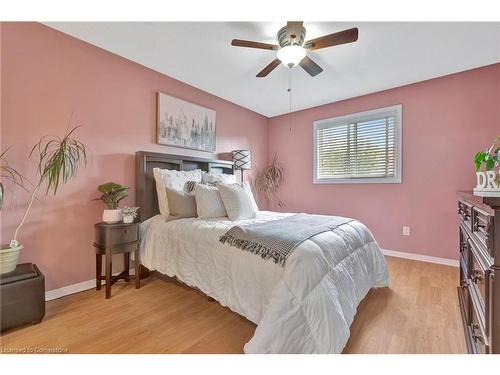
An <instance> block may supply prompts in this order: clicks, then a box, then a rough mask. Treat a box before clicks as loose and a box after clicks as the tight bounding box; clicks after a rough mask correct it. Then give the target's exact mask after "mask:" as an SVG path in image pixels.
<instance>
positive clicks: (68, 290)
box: [45, 249, 459, 301]
mask: <svg viewBox="0 0 500 375" xmlns="http://www.w3.org/2000/svg"><path fill="white" fill-rule="evenodd" d="M382 253H384V255H388V256H391V257H396V258H405V259H412V260H419V261H421V262H429V263H437V264H444V265H446V266H452V267H458V266H459V263H458V260H455V259H447V258H438V257H432V256H429V255H421V254H415V253H405V252H402V251H394V250H386V249H382ZM130 274H131V275H133V274H134V269H130ZM92 288H95V279H92V280H87V281H83V282H81V283H78V284H73V285H68V286H65V287H62V288H59V289H54V290H50V291H48V292H45V301H50V300H53V299H56V298H61V297H64V296H67V295H70V294H74V293H78V292H83V291H84V290H88V289H92Z"/></svg>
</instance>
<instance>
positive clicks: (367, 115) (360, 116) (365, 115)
mask: <svg viewBox="0 0 500 375" xmlns="http://www.w3.org/2000/svg"><path fill="white" fill-rule="evenodd" d="M386 112H396V117H395V124H394V140H395V155H396V167H395V175H394V176H393V177H359V178H356V177H349V178H318V145H317V137H316V132H317V130H318V129H323V128H329V127H332V126H340V125H345V124H346V123H349V122H362V121H367V120H370V119H373V118H374V117H375V118H376V117H377V115H380V114H383V113H386ZM402 113H403V106H402V105H401V104H398V105H393V106H389V107H384V108H377V109H373V110H370V111H364V112H358V113H351V114H348V115H343V116H338V117H332V118H328V119H323V120H317V121H314V122H313V183H315V184H399V183H401V181H402V176H401V166H402V162H403V160H402V154H403V153H402V148H403V141H402V133H403V116H402Z"/></svg>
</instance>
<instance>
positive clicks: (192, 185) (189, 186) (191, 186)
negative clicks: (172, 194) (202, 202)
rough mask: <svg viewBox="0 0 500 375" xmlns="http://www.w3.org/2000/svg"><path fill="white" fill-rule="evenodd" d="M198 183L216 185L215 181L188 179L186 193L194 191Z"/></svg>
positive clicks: (185, 186) (185, 187)
mask: <svg viewBox="0 0 500 375" xmlns="http://www.w3.org/2000/svg"><path fill="white" fill-rule="evenodd" d="M196 184H202V185H206V186H215V185H216V184H215V183H213V182H198V181H187V182H186V184H185V185H184V191H185V192H186V193H191V192H192V191H194V188H195V187H196Z"/></svg>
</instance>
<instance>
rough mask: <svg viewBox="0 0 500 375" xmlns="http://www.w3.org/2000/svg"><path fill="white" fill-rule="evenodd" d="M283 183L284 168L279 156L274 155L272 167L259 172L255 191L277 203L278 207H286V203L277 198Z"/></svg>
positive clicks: (269, 166)
mask: <svg viewBox="0 0 500 375" xmlns="http://www.w3.org/2000/svg"><path fill="white" fill-rule="evenodd" d="M282 182H283V167H282V166H281V165H280V163H279V162H278V155H277V154H274V157H273V161H272V162H271V164H270V165H268V166H267V167H265V168H264V169H262V170H261V171H259V172H257V176H256V178H255V183H254V185H255V189H256V190H257V192H258V193H259V194H261V195H263V196H265V197H266V198H267V199H269V200H270V201H274V200H275V201H276V202H277V204H278V207H284V206H285V203H284V202H283V201H282V200H280V199H279V198H278V196H277V194H278V190H279V188H280V186H281V183H282Z"/></svg>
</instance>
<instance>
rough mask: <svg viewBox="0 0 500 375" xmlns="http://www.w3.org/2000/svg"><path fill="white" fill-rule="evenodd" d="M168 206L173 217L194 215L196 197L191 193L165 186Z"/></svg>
mask: <svg viewBox="0 0 500 375" xmlns="http://www.w3.org/2000/svg"><path fill="white" fill-rule="evenodd" d="M166 190H167V199H168V208H169V211H170V215H171V216H174V217H179V218H181V217H196V199H195V197H194V195H193V194H192V193H187V192H185V191H183V190H175V189H170V188H166Z"/></svg>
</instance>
